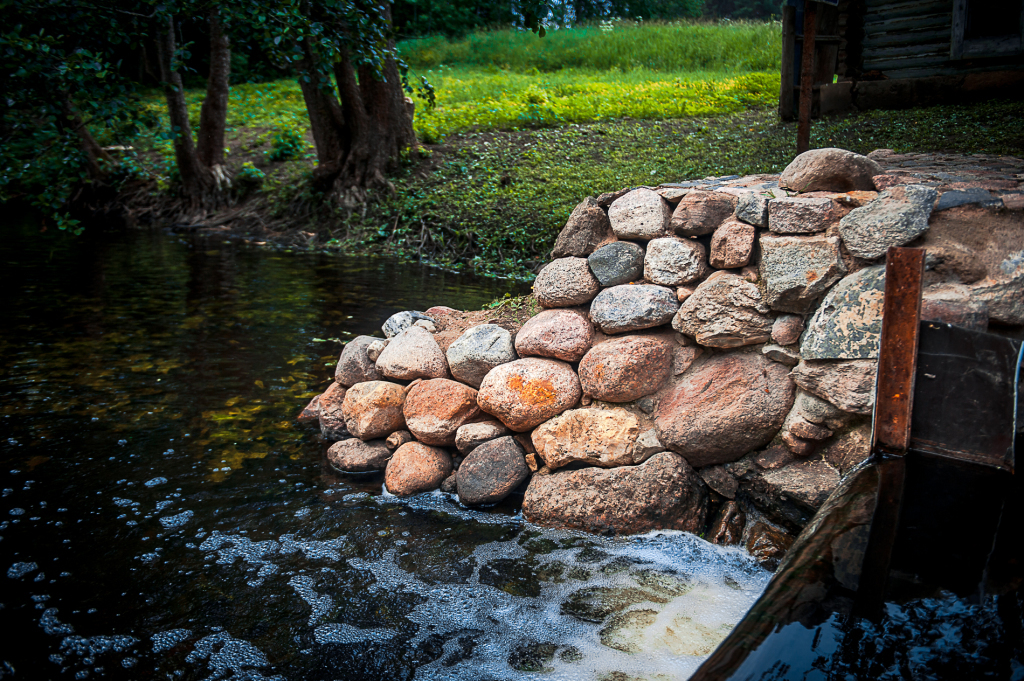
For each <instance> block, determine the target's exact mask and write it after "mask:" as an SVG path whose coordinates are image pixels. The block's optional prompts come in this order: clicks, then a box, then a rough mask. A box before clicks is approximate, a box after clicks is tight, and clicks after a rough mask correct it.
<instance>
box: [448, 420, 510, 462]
mask: <svg viewBox="0 0 1024 681" xmlns="http://www.w3.org/2000/svg"><path fill="white" fill-rule="evenodd" d="M508 433H509V429H508V428H506V427H505V424H504V423H502V422H501V421H478V422H476V423H467V424H465V425H464V426H460V427H459V429H458V430H457V431H456V432H455V448H456V449H458V450H459V453H460V454H463V455H465V454H469V453H470V452H471V451H473V450H474V449H476V448H477V447H479V446H480V445H482V444H483V443H485V442H490V441H491V440H497V439H498V438H499V437H501V436H502V435H508Z"/></svg>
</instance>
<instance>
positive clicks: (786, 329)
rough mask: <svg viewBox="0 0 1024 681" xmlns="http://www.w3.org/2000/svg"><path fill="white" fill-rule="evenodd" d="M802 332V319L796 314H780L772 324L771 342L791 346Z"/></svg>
mask: <svg viewBox="0 0 1024 681" xmlns="http://www.w3.org/2000/svg"><path fill="white" fill-rule="evenodd" d="M803 332H804V318H803V317H801V316H800V315H796V314H782V315H779V316H778V317H776V318H775V322H774V323H773V324H772V340H773V341H774V342H776V343H778V344H779V345H793V344H794V343H796V342H797V341H798V340H800V334H802V333H803Z"/></svg>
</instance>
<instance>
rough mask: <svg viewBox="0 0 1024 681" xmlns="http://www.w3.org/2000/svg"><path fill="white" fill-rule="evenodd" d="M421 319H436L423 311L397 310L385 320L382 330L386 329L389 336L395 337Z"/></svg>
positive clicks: (386, 334) (385, 331)
mask: <svg viewBox="0 0 1024 681" xmlns="http://www.w3.org/2000/svg"><path fill="white" fill-rule="evenodd" d="M420 319H426V320H429V321H431V322H432V321H434V320H433V319H431V318H430V317H428V316H427V315H425V314H423V313H422V312H416V311H414V310H403V311H402V312H396V313H395V314H393V315H391V316H390V317H388V320H387V321H386V322H384V326H383V327H382V330H383V331H384V335H385V336H387V337H388V338H394V337H395V336H397V335H398V334H400V333H402V332H403V331H405V330H406V329H408V328H409V327H410V326H412V325H413V323H414V322H416V321H417V320H420Z"/></svg>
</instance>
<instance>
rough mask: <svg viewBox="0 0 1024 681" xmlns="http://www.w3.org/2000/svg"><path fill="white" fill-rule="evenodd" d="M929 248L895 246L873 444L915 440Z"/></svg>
mask: <svg viewBox="0 0 1024 681" xmlns="http://www.w3.org/2000/svg"><path fill="white" fill-rule="evenodd" d="M923 276H924V249H921V248H890V249H889V251H888V253H886V255H885V302H884V307H883V312H882V336H881V343H880V347H879V351H878V379H877V382H876V384H875V415H874V424H873V427H872V428H873V432H872V449H875V450H881V451H884V452H886V453H889V454H903V453H905V452H906V451H907V447H908V446H909V445H910V416H911V413H912V409H913V403H914V380H915V378H916V374H917V371H916V367H917V345H918V331H919V329H920V319H921V282H922V278H923Z"/></svg>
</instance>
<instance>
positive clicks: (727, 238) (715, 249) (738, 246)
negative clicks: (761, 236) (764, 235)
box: [711, 218, 757, 270]
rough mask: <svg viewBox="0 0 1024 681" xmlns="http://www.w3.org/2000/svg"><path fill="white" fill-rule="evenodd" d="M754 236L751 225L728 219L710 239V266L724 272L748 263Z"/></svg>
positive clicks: (752, 249) (752, 248) (754, 230)
mask: <svg viewBox="0 0 1024 681" xmlns="http://www.w3.org/2000/svg"><path fill="white" fill-rule="evenodd" d="M756 234H757V230H756V229H754V227H753V225H748V224H747V223H745V222H742V221H740V220H737V219H736V218H728V219H727V220H726V221H725V222H723V223H722V224H720V225H719V226H718V229H716V230H715V233H714V235H713V236H712V237H711V266H712V267H716V268H718V269H720V270H725V269H734V268H737V267H743V266H744V265H746V264H747V263H749V262H750V256H751V255H753V252H754V237H755V236H756Z"/></svg>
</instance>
